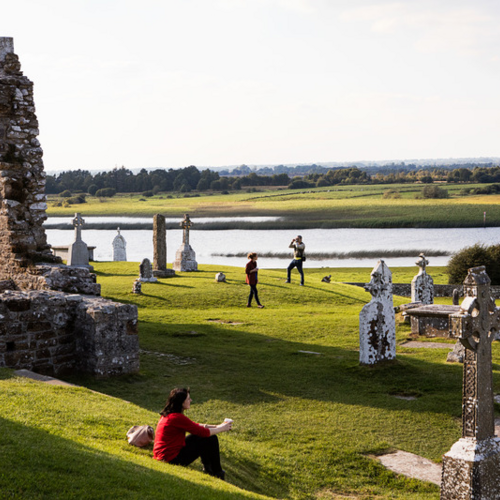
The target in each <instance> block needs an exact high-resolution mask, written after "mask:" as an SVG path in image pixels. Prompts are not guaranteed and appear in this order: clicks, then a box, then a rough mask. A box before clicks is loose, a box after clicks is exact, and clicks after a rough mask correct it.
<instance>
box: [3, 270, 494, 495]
mask: <svg viewBox="0 0 500 500" xmlns="http://www.w3.org/2000/svg"><path fill="white" fill-rule="evenodd" d="M243 264H244V262H242V265H243ZM95 268H96V271H97V275H98V282H100V283H101V284H102V290H103V295H104V296H106V297H109V298H112V299H114V300H118V301H122V302H131V303H135V304H137V306H138V308H139V318H140V347H141V350H142V352H141V371H140V373H139V374H137V375H131V376H125V377H120V378H115V379H110V380H94V379H90V378H85V377H73V378H71V379H70V380H69V381H71V382H73V383H75V384H78V385H80V386H81V387H74V388H73V387H71V388H68V387H55V386H50V385H46V384H43V383H39V382H33V381H30V380H26V379H21V378H17V377H14V376H13V375H12V371H10V370H7V369H1V370H0V420H1V424H2V432H1V433H0V471H1V472H0V492H1V494H0V496H1V497H2V498H31V499H42V498H43V499H45V498H47V499H48V498H64V499H66V498H85V499H87V498H88V499H101V498H102V499H105V498H106V499H109V498H134V499H135V498H137V499H148V498H168V499H174V500H175V499H202V500H203V499H207V500H210V499H240V498H241V499H243V498H252V499H253V498H269V497H271V498H290V499H300V500H302V499H341V498H361V499H369V498H370V499H374V498H393V499H407V498H411V499H426V500H427V499H437V498H439V489H438V488H437V487H436V486H435V485H431V484H428V483H423V482H419V481H416V480H410V479H406V478H403V477H400V476H396V475H395V474H393V473H391V472H389V471H387V470H385V469H384V468H383V467H382V466H381V465H379V464H378V463H377V462H376V461H374V460H373V459H372V458H370V455H374V454H377V453H380V452H382V451H384V450H389V449H402V450H405V451H409V452H413V453H417V454H419V455H422V456H425V457H427V458H430V459H432V460H434V461H440V459H441V456H442V454H443V453H445V452H446V451H448V450H449V448H450V446H451V445H452V443H453V442H455V441H456V440H457V439H458V438H459V437H460V415H461V378H462V367H461V366H459V365H450V364H447V363H445V359H446V354H447V350H445V349H408V348H404V347H403V346H401V343H402V342H403V341H405V340H406V339H407V337H408V333H409V329H408V326H407V325H404V324H400V323H398V328H397V342H398V349H397V361H396V362H395V363H394V364H390V365H386V366H382V367H376V368H368V367H361V366H359V363H358V357H359V353H358V352H357V349H358V346H359V341H358V315H359V311H360V309H361V308H362V306H363V305H364V304H365V303H366V302H367V301H368V300H369V298H370V296H369V294H368V293H366V292H365V291H364V290H363V289H362V288H358V287H352V286H348V285H343V284H342V283H340V282H341V281H348V280H349V281H368V280H369V270H366V269H313V270H311V269H307V270H306V286H305V287H299V286H298V280H297V279H295V283H292V284H290V285H288V284H285V283H284V279H285V272H284V270H264V271H261V272H260V276H259V278H260V284H259V294H260V297H261V301H262V303H263V304H265V306H266V307H265V309H257V308H255V307H253V308H247V307H245V305H246V297H247V294H248V286H247V285H245V284H244V274H243V269H242V268H241V269H240V268H231V267H226V268H221V267H215V266H201V271H199V272H196V273H183V274H180V275H178V276H177V277H174V278H170V279H165V280H160V281H159V283H157V284H143V292H144V294H143V295H141V296H137V295H133V294H132V293H130V292H131V289H132V282H133V280H134V279H135V278H136V277H137V274H138V264H137V263H95ZM428 270H429V272H430V274H431V275H432V276H433V277H434V279H435V281H436V282H438V283H439V282H441V283H443V282H445V281H446V277H445V275H444V272H443V269H442V268H429V269H428ZM218 271H223V272H224V273H225V274H226V276H227V281H228V282H227V283H216V282H215V280H214V277H215V273H216V272H218ZM415 272H416V268H415V269H411V268H409V269H406V268H400V269H393V273H394V281H395V282H409V281H410V280H411V277H412V276H413V274H415ZM326 274H332V279H333V280H335V281H336V282H335V283H331V284H327V283H322V282H321V278H322V277H323V276H324V275H326ZM404 302H407V300H406V299H404V298H398V297H395V304H401V303H404ZM440 302H444V303H449V301H447V299H440ZM304 351H308V352H304ZM494 362H495V364H494V383H495V387H496V388H497V389H500V378H499V372H498V369H500V365H499V364H498V363H499V362H500V350H499V348H498V344H497V343H495V345H494ZM175 386H182V387H185V386H190V387H191V395H192V398H193V405H192V408H191V410H189V413H188V416H189V417H190V418H192V419H193V420H195V421H198V422H208V423H218V422H220V421H222V420H223V419H224V418H225V417H230V418H233V419H234V422H235V424H234V430H233V431H232V432H231V433H227V434H222V435H221V436H220V442H221V451H222V460H223V467H224V468H225V469H226V471H227V480H228V482H226V483H224V482H222V481H219V480H217V479H212V478H210V477H208V476H205V475H203V474H202V473H201V472H200V471H201V467H200V464H196V465H193V466H191V467H189V468H182V467H176V466H171V465H168V464H164V463H158V462H156V461H154V460H153V459H152V458H151V455H152V451H151V449H146V450H140V449H136V448H132V447H131V446H129V445H128V444H127V441H126V439H125V434H126V432H127V430H128V428H129V427H130V426H132V425H134V424H145V423H148V424H151V425H153V426H154V425H155V424H156V422H157V420H158V412H159V411H160V410H161V408H162V405H163V403H164V401H165V399H166V396H167V394H168V392H169V390H170V389H171V388H173V387H175ZM92 391H99V393H97V392H92ZM401 394H406V395H408V394H411V395H415V396H417V399H416V400H413V401H407V400H402V399H398V398H396V397H394V396H395V395H401ZM110 396H112V397H110ZM261 495H262V496H261Z"/></svg>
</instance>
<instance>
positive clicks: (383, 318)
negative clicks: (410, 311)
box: [359, 260, 396, 365]
mask: <svg viewBox="0 0 500 500" xmlns="http://www.w3.org/2000/svg"><path fill="white" fill-rule="evenodd" d="M365 290H366V291H367V292H370V293H371V294H372V299H371V300H370V302H369V303H368V304H366V305H365V306H364V307H363V309H362V310H361V312H360V314H359V362H360V364H362V365H375V364H377V363H380V362H383V361H390V360H393V359H395V358H396V318H395V314H394V306H393V301H392V273H391V271H390V270H389V268H388V267H387V265H386V264H385V262H384V261H383V260H379V261H378V263H377V265H376V266H375V267H374V268H373V271H372V273H371V280H370V283H367V284H366V285H365Z"/></svg>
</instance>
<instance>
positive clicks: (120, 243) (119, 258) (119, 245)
mask: <svg viewBox="0 0 500 500" xmlns="http://www.w3.org/2000/svg"><path fill="white" fill-rule="evenodd" d="M116 230H117V231H118V234H117V235H116V236H115V237H114V239H113V260H114V261H115V262H126V261H127V242H126V241H125V238H124V237H123V235H122V234H121V233H120V228H119V227H118V228H116Z"/></svg>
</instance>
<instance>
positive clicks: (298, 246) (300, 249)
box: [285, 235, 306, 286]
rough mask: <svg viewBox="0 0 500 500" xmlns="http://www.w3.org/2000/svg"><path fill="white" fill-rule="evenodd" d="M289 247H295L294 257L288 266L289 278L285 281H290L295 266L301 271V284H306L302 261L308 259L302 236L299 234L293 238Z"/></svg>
mask: <svg viewBox="0 0 500 500" xmlns="http://www.w3.org/2000/svg"><path fill="white" fill-rule="evenodd" d="M288 248H293V259H292V262H290V265H289V266H288V269H287V278H286V281H285V283H290V276H291V273H292V269H293V268H294V267H296V268H297V271H299V273H300V285H301V286H303V285H304V271H303V270H302V262H303V261H304V260H306V256H305V249H306V245H305V243H303V241H302V236H300V235H299V236H297V237H296V238H294V239H293V240H292V242H291V243H290V245H288Z"/></svg>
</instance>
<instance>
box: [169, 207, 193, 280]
mask: <svg viewBox="0 0 500 500" xmlns="http://www.w3.org/2000/svg"><path fill="white" fill-rule="evenodd" d="M192 225H193V223H192V222H191V220H190V218H189V214H185V215H184V220H183V221H182V222H181V223H180V226H181V227H182V229H183V235H182V245H181V246H180V247H179V249H178V250H177V252H176V254H175V261H174V264H173V266H172V267H173V268H174V270H175V271H197V270H198V263H197V262H196V254H195V253H194V250H193V249H192V248H191V245H190V244H189V230H190V229H191V226H192Z"/></svg>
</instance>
